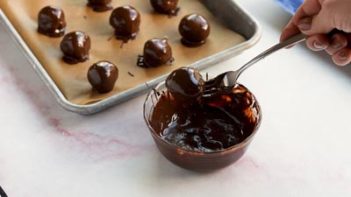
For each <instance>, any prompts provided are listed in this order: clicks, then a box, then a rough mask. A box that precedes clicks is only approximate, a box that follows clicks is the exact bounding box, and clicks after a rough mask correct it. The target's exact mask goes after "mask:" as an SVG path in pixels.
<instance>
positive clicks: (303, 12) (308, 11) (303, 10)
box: [293, 0, 321, 24]
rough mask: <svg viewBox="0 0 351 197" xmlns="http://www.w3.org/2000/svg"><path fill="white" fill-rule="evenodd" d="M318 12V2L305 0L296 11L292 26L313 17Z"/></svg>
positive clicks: (319, 8)
mask: <svg viewBox="0 0 351 197" xmlns="http://www.w3.org/2000/svg"><path fill="white" fill-rule="evenodd" d="M320 10H321V4H320V2H319V1H318V0H306V1H305V2H304V3H303V4H302V5H301V6H300V7H299V9H298V10H297V11H296V14H295V16H294V20H293V22H294V24H298V23H299V21H300V20H301V19H303V18H306V17H311V16H314V15H316V14H318V13H319V12H320Z"/></svg>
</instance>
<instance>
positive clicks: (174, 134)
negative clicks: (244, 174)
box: [144, 67, 262, 171]
mask: <svg viewBox="0 0 351 197" xmlns="http://www.w3.org/2000/svg"><path fill="white" fill-rule="evenodd" d="M205 83H206V80H204V79H203V78H202V76H201V74H200V73H199V71H198V70H196V69H194V68H188V67H186V68H180V69H177V70H175V71H173V72H172V73H171V74H170V75H169V76H168V78H167V80H166V82H164V83H161V84H159V85H158V86H157V87H156V88H155V89H154V90H152V91H151V92H150V93H149V94H148V96H147V98H146V101H145V103H144V119H145V121H146V124H147V126H148V128H149V129H150V132H151V135H152V137H153V139H154V141H155V143H156V145H157V147H158V149H159V150H160V152H161V153H162V154H163V155H164V156H165V157H166V158H167V159H168V160H169V161H171V162H172V163H174V164H176V165H178V166H180V167H182V168H185V169H189V170H194V171H212V170H216V169H220V168H223V167H226V166H228V165H230V164H232V163H234V162H235V161H237V160H238V159H239V158H241V156H242V155H243V154H244V153H245V151H246V149H247V147H248V145H249V144H250V142H251V141H252V139H253V136H254V135H255V134H256V132H257V130H258V128H259V125H260V122H261V116H262V115H261V109H260V106H259V104H258V102H257V100H256V98H255V96H254V95H253V94H252V93H251V92H250V91H249V90H248V89H247V88H246V87H245V86H244V85H241V84H237V85H236V86H235V87H233V88H232V89H230V90H221V88H220V87H218V92H217V93H216V94H213V95H211V96H210V97H208V96H204V95H203V94H204V93H203V91H204V89H205V88H204V85H205Z"/></svg>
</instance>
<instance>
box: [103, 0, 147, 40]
mask: <svg viewBox="0 0 351 197" xmlns="http://www.w3.org/2000/svg"><path fill="white" fill-rule="evenodd" d="M110 24H111V25H112V27H113V28H114V29H115V35H116V38H117V39H119V40H123V41H124V42H127V41H128V40H130V39H135V37H136V35H137V33H138V32H139V26H140V14H139V12H138V11H137V10H136V9H135V8H133V7H132V6H122V7H118V8H116V9H114V10H113V12H112V14H111V16H110Z"/></svg>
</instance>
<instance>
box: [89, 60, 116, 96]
mask: <svg viewBox="0 0 351 197" xmlns="http://www.w3.org/2000/svg"><path fill="white" fill-rule="evenodd" d="M117 78H118V69H117V67H116V66H115V65H114V64H112V63H111V62H108V61H100V62H97V63H95V64H93V65H92V66H91V67H90V68H89V71H88V80H89V83H90V84H91V86H92V87H93V88H94V89H95V90H96V91H98V92H99V93H107V92H110V91H111V90H113V87H114V86H115V83H116V80H117Z"/></svg>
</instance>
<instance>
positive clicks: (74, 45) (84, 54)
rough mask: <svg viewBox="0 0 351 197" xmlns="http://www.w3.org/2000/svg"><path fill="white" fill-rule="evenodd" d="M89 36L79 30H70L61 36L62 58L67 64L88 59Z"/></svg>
mask: <svg viewBox="0 0 351 197" xmlns="http://www.w3.org/2000/svg"><path fill="white" fill-rule="evenodd" d="M90 45H91V44H90V38H89V36H88V35H87V34H85V33H84V32H80V31H75V32H71V33H69V34H67V35H65V37H64V38H63V40H62V41H61V44H60V47H61V51H62V52H63V54H64V56H63V60H64V61H65V62H66V63H68V64H76V63H79V62H84V61H86V60H87V59H89V51H90Z"/></svg>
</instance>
